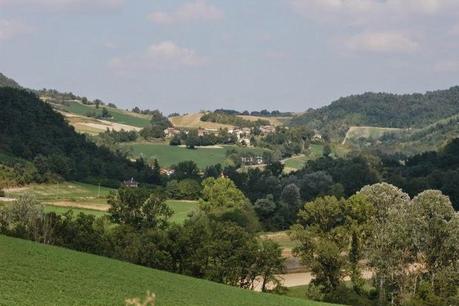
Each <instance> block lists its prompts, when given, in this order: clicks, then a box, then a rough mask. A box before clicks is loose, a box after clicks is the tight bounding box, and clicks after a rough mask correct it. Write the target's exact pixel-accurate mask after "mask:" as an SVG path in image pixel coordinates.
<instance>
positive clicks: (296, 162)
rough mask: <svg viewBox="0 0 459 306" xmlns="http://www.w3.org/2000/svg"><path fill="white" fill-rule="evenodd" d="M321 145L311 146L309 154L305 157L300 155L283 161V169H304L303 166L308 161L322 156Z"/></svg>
mask: <svg viewBox="0 0 459 306" xmlns="http://www.w3.org/2000/svg"><path fill="white" fill-rule="evenodd" d="M323 149H324V146H323V145H318V144H313V145H311V147H310V150H309V153H308V154H307V155H300V156H295V157H292V158H289V159H287V160H285V163H284V165H285V167H286V168H287V170H288V169H294V170H299V169H302V168H303V167H304V164H305V163H306V162H307V161H308V160H314V159H317V158H319V157H321V156H322V154H323Z"/></svg>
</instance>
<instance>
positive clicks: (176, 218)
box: [45, 200, 198, 224]
mask: <svg viewBox="0 0 459 306" xmlns="http://www.w3.org/2000/svg"><path fill="white" fill-rule="evenodd" d="M166 203H167V205H168V206H169V207H170V208H171V209H172V211H173V215H172V217H171V219H170V222H173V223H177V224H182V223H183V222H185V219H186V218H187V217H188V215H189V214H190V213H191V212H193V211H196V210H197V209H198V202H197V201H180V200H167V201H166ZM51 204H52V203H51ZM69 210H72V211H73V213H74V215H77V214H79V213H84V214H87V215H94V216H96V217H102V216H105V215H108V213H107V212H104V211H100V210H94V209H84V208H76V207H60V206H53V205H45V211H46V212H55V213H56V214H58V215H62V214H64V213H66V212H68V211H69Z"/></svg>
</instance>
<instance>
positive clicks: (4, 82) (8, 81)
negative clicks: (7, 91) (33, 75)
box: [0, 72, 21, 88]
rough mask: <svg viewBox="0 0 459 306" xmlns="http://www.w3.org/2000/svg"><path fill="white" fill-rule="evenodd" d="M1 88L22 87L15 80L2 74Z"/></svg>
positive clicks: (0, 76)
mask: <svg viewBox="0 0 459 306" xmlns="http://www.w3.org/2000/svg"><path fill="white" fill-rule="evenodd" d="M0 87H13V88H21V86H20V85H19V84H18V83H17V82H16V81H15V80H13V79H10V78H8V77H7V76H5V75H4V74H3V73H1V72H0Z"/></svg>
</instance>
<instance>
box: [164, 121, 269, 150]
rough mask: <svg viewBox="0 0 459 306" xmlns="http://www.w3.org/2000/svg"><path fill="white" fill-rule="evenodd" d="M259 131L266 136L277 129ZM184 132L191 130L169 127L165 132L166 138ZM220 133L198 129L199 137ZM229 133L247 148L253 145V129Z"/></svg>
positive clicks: (234, 130) (267, 127)
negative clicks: (251, 139)
mask: <svg viewBox="0 0 459 306" xmlns="http://www.w3.org/2000/svg"><path fill="white" fill-rule="evenodd" d="M259 129H260V132H261V134H264V135H266V134H270V133H274V132H275V131H276V128H275V127H274V126H272V125H265V126H261V127H260V128H259ZM182 132H185V134H188V132H189V130H185V129H182V130H181V129H178V128H176V127H169V128H167V129H165V130H164V134H165V135H166V137H174V136H176V135H180V133H182ZM218 133H219V130H218V129H208V128H206V129H204V128H199V129H198V136H205V135H209V134H214V135H216V134H218ZM228 133H229V134H232V135H235V136H236V137H237V140H238V142H239V143H240V144H243V145H246V146H250V145H251V141H250V138H251V135H252V134H253V130H252V129H251V128H248V127H244V128H232V129H228Z"/></svg>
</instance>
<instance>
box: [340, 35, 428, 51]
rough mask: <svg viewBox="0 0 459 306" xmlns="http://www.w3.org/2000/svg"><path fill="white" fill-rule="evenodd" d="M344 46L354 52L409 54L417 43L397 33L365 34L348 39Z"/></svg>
mask: <svg viewBox="0 0 459 306" xmlns="http://www.w3.org/2000/svg"><path fill="white" fill-rule="evenodd" d="M345 45H346V46H347V47H348V48H349V49H351V50H355V51H368V52H381V53H411V52H414V51H416V50H417V49H418V48H419V43H418V42H417V41H415V40H413V39H412V38H410V37H409V36H408V35H406V34H404V33H399V32H365V33H362V34H358V35H355V36H352V37H350V38H348V39H347V40H346V41H345Z"/></svg>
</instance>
